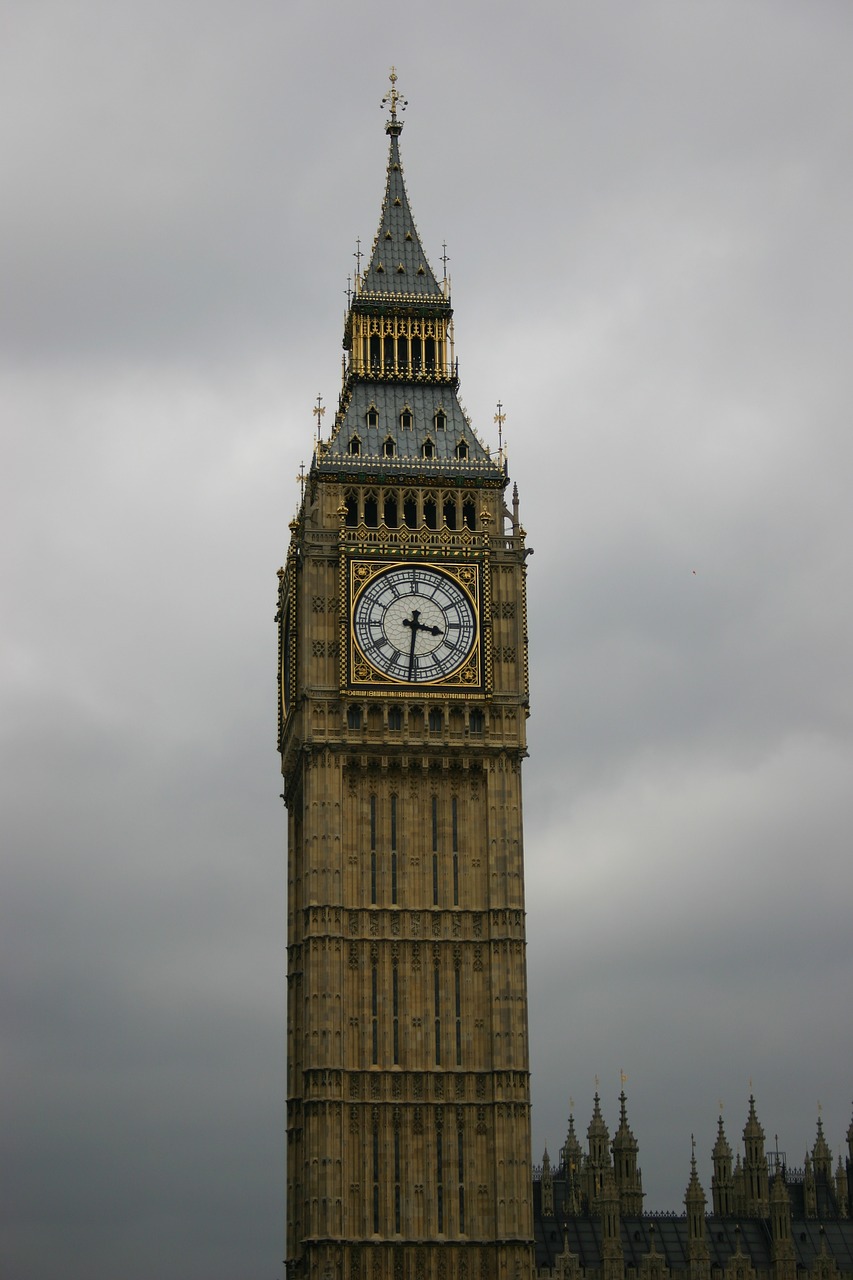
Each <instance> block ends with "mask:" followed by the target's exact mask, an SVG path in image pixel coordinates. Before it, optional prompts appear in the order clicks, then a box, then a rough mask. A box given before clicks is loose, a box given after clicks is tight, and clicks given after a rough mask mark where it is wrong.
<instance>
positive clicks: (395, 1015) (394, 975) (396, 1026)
mask: <svg viewBox="0 0 853 1280" xmlns="http://www.w3.org/2000/svg"><path fill="white" fill-rule="evenodd" d="M457 976H458V975H457ZM391 1008H392V1019H393V1020H392V1024H391V1026H392V1030H393V1035H394V1066H395V1067H396V1066H399V1065H400V988H399V985H398V970H397V966H396V965H395V966H394V968H393V969H392V971H391Z"/></svg>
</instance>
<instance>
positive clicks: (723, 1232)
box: [534, 1184, 853, 1274]
mask: <svg viewBox="0 0 853 1280" xmlns="http://www.w3.org/2000/svg"><path fill="white" fill-rule="evenodd" d="M536 1189H537V1188H536V1186H535V1184H534V1191H535V1190H536ZM534 1222H535V1234H536V1265H537V1267H553V1266H554V1264H555V1262H556V1259H557V1257H558V1256H559V1255H560V1253H561V1252H562V1249H563V1233H564V1232H566V1233H567V1236H568V1245H569V1249H570V1251H571V1252H572V1253H573V1254H575V1255H576V1256H577V1258H578V1260H579V1262H580V1265H581V1267H583V1268H589V1269H592V1270H600V1268H601V1266H602V1261H603V1251H602V1238H601V1223H600V1221H599V1219H598V1218H597V1217H596V1218H592V1217H587V1216H575V1217H570V1218H569V1219H568V1220H565V1219H563V1221H562V1222H561V1221H560V1220H559V1219H558V1218H550V1219H548V1218H546V1219H543V1218H542V1217H541V1216H540V1214H539V1212H538V1206H537V1207H536V1208H535V1209H534ZM652 1225H653V1226H654V1234H653V1236H652V1232H651V1231H650V1230H649V1228H650V1227H651V1226H652ZM620 1230H621V1246H622V1256H623V1258H624V1261H625V1265H626V1266H632V1267H635V1268H636V1269H637V1271H638V1272H639V1268H640V1265H641V1263H642V1261H643V1259H644V1258H645V1256H646V1255H647V1254H648V1253H649V1252H650V1251H651V1248H652V1240H654V1250H655V1252H656V1253H658V1254H660V1255H662V1257H663V1258H664V1260H665V1263H666V1266H667V1267H668V1268H669V1270H670V1271H673V1272H678V1271H687V1270H688V1260H689V1252H688V1250H689V1231H688V1223H687V1218H686V1217H680V1216H679V1217H676V1216H674V1215H673V1216H670V1215H668V1214H648V1215H644V1216H643V1217H642V1218H622V1219H621V1222H620ZM791 1238H792V1243H793V1246H794V1253H795V1256H796V1264H797V1267H798V1268H800V1267H805V1268H807V1269H809V1270H810V1269H811V1268H812V1266H813V1265H814V1261H815V1259H816V1258H817V1257H818V1256H819V1254H820V1252H821V1250H822V1248H824V1247H825V1248H826V1251H827V1253H828V1254H829V1255H830V1257H832V1258H834V1260H835V1262H836V1265H837V1266H838V1269H839V1271H841V1272H842V1274H849V1273H850V1272H853V1222H851V1221H850V1220H849V1219H845V1220H839V1219H836V1220H835V1221H834V1222H824V1223H823V1224H821V1223H819V1222H817V1221H814V1220H811V1219H810V1220H808V1221H804V1220H802V1219H800V1220H799V1221H797V1219H796V1218H795V1219H794V1220H793V1221H792V1223H791ZM705 1240H706V1243H707V1245H708V1253H709V1256H710V1262H711V1266H712V1267H719V1268H721V1269H725V1267H726V1265H727V1263H728V1261H729V1259H730V1258H731V1257H732V1255H734V1254H736V1253H737V1251H738V1249H740V1251H741V1253H743V1254H745V1255H746V1257H748V1258H749V1259H750V1261H751V1262H752V1265H753V1266H754V1267H755V1268H756V1269H757V1270H762V1271H765V1272H767V1271H769V1270H770V1267H771V1263H772V1240H771V1236H770V1223H769V1221H765V1220H764V1219H761V1218H739V1219H737V1220H735V1219H734V1218H715V1217H709V1218H706V1219H705Z"/></svg>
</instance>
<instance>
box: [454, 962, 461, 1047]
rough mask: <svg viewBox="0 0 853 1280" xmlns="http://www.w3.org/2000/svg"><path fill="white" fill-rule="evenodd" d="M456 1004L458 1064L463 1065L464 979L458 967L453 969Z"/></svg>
mask: <svg viewBox="0 0 853 1280" xmlns="http://www.w3.org/2000/svg"><path fill="white" fill-rule="evenodd" d="M453 979H454V983H453V985H454V996H455V1006H456V1065H457V1067H461V1066H462V979H461V977H460V974H459V969H458V967H457V968H456V969H454V971H453Z"/></svg>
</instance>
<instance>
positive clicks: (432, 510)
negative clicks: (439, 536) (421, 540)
mask: <svg viewBox="0 0 853 1280" xmlns="http://www.w3.org/2000/svg"><path fill="white" fill-rule="evenodd" d="M424 524H425V525H426V527H427V528H428V529H437V528H438V510H437V508H436V505H435V498H434V497H433V496H432V495H431V494H430V495H429V496H428V497H426V498H424Z"/></svg>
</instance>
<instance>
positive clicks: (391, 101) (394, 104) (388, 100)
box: [379, 67, 409, 124]
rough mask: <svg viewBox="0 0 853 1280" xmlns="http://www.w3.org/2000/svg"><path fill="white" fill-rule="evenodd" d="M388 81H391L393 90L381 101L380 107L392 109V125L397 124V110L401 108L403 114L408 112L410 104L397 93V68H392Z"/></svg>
mask: <svg viewBox="0 0 853 1280" xmlns="http://www.w3.org/2000/svg"><path fill="white" fill-rule="evenodd" d="M388 79H389V80H390V81H391V88H390V89H389V90H388V92H387V93H386V94H385V97H384V98H383V99H382V101H381V103H380V104H379V105H380V106H382V107H389V108H390V110H391V123H392V124H396V123H397V108H398V107H399V108H400V111H401V112H403V111H405V110H406V107H407V106H408V105H409V104H408V102H407V101H406V99H405V98H403V97H401V95H400V94H399V93H398V92H397V68H396V67H392V68H391V71H390V74H389V76H388Z"/></svg>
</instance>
